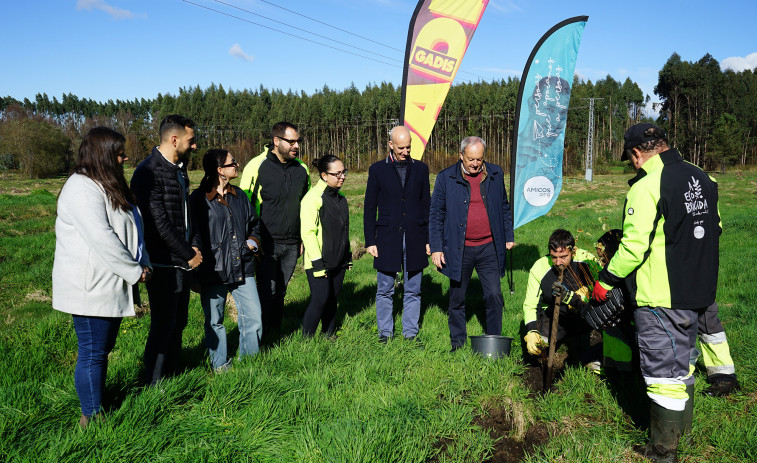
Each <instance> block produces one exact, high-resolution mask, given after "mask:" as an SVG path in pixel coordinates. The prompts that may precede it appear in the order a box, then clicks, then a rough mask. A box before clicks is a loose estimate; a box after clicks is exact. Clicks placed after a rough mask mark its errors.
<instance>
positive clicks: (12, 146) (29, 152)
mask: <svg viewBox="0 0 757 463" xmlns="http://www.w3.org/2000/svg"><path fill="white" fill-rule="evenodd" d="M0 152H4V153H10V154H11V155H12V156H13V159H14V163H16V164H18V166H19V169H20V170H21V174H22V175H24V176H25V177H27V178H47V177H54V176H56V175H58V174H60V173H62V172H65V171H66V169H67V168H68V167H69V164H70V162H71V156H72V153H71V140H70V139H69V138H68V137H67V136H66V135H65V134H64V133H63V131H62V130H61V129H60V128H58V127H56V126H54V125H51V124H49V123H47V122H44V121H39V120H34V119H17V120H10V121H6V122H4V123H3V124H2V125H0Z"/></svg>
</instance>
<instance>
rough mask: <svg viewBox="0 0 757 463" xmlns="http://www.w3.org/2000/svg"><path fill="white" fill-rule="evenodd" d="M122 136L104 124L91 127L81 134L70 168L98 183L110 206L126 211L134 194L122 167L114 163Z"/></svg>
mask: <svg viewBox="0 0 757 463" xmlns="http://www.w3.org/2000/svg"><path fill="white" fill-rule="evenodd" d="M125 144H126V138H124V136H123V135H121V134H120V133H119V132H116V131H115V130H113V129H111V128H108V127H95V128H93V129H91V130H90V131H89V132H87V134H86V135H84V138H83V139H82V141H81V145H80V146H79V157H78V159H77V160H76V165H74V168H73V169H72V170H71V175H73V174H81V175H86V176H87V177H89V178H91V179H92V180H94V181H96V182H97V183H99V184H100V185H101V186H102V187H103V189H104V190H105V194H106V195H107V196H108V199H110V203H111V204H112V205H113V208H114V209H121V210H123V211H124V212H129V211H131V209H132V205H131V203H133V202H134V197H133V196H132V194H131V191H130V190H129V185H128V184H127V183H126V177H124V167H123V165H121V164H119V163H118V159H117V157H118V153H119V152H120V153H122V154H121V155H122V156H124V154H123V150H124V146H125Z"/></svg>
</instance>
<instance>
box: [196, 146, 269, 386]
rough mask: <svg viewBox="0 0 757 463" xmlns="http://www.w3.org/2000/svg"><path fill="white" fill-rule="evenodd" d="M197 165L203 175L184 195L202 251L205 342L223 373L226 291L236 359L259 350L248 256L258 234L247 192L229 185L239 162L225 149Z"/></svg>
mask: <svg viewBox="0 0 757 463" xmlns="http://www.w3.org/2000/svg"><path fill="white" fill-rule="evenodd" d="M202 167H203V169H204V170H205V176H204V177H203V178H202V181H201V182H200V186H199V187H198V188H197V190H195V191H194V192H193V193H192V194H191V195H190V198H189V201H190V207H191V208H192V219H193V222H194V225H193V237H192V246H195V247H198V248H199V249H200V251H201V252H202V255H203V262H202V264H201V265H200V268H199V272H198V278H199V280H200V285H201V290H200V300H201V303H202V308H203V311H204V312H205V343H206V345H207V347H208V354H209V356H210V361H211V363H212V365H213V369H214V370H215V371H224V370H226V369H227V368H228V367H229V364H230V363H231V361H230V360H229V359H228V355H227V347H226V328H225V327H224V325H223V316H224V306H225V305H226V295H227V294H228V293H229V292H230V293H231V295H232V296H233V297H234V302H236V306H237V314H238V319H237V321H238V324H239V358H241V357H243V356H245V355H255V354H257V353H258V351H259V343H260V337H261V336H262V334H263V327H262V323H261V315H260V299H259V298H258V290H257V287H256V284H255V278H254V275H255V273H254V272H255V262H254V259H253V255H254V254H255V253H256V252H257V250H258V249H259V244H260V233H259V225H258V217H257V214H256V213H255V208H254V207H253V205H252V204H251V203H250V201H249V200H248V199H247V195H245V194H244V191H242V190H241V189H240V188H238V187H235V186H233V185H231V184H230V183H229V180H230V179H232V178H236V177H237V176H238V175H239V172H238V167H239V163H238V162H237V161H236V160H235V159H234V158H233V157H232V156H231V154H229V152H228V151H226V150H222V149H211V150H209V151H208V152H207V153H205V156H204V157H203V160H202Z"/></svg>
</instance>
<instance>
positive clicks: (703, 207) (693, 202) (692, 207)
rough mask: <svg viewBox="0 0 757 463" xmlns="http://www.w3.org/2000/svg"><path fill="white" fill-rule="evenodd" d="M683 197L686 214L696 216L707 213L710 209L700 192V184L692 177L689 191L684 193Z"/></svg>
mask: <svg viewBox="0 0 757 463" xmlns="http://www.w3.org/2000/svg"><path fill="white" fill-rule="evenodd" d="M683 197H684V199H685V200H686V202H685V203H684V205H685V206H686V213H687V214H691V215H693V216H698V215H702V214H707V213H708V212H709V211H710V210H709V208H708V207H707V199H705V197H704V195H703V194H702V185H701V184H700V183H699V180H697V179H695V178H694V177H691V181H690V182H689V191H687V192H686V193H684V195H683Z"/></svg>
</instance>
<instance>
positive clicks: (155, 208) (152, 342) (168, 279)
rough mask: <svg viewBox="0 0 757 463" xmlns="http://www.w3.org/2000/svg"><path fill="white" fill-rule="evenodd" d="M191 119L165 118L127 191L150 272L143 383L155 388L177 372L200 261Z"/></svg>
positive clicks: (173, 116)
mask: <svg viewBox="0 0 757 463" xmlns="http://www.w3.org/2000/svg"><path fill="white" fill-rule="evenodd" d="M194 127H195V124H194V122H192V121H191V120H190V119H188V118H186V117H183V116H179V115H170V116H166V117H165V118H164V119H163V121H162V122H161V123H160V146H157V147H155V148H153V150H152V153H151V154H150V156H148V157H147V159H145V160H144V161H142V162H141V163H140V164H139V166H137V169H136V170H135V171H134V176H133V177H132V179H131V190H132V193H134V197H135V199H136V201H137V205H138V206H139V209H140V211H141V212H142V216H143V217H144V230H145V247H146V248H147V252H148V253H149V254H150V258H151V259H152V261H153V266H154V271H153V277H152V279H151V280H150V284H148V285H147V294H148V295H149V298H150V313H151V319H150V334H149V335H148V337H147V344H146V345H145V356H144V361H145V382H146V383H147V384H151V385H154V384H156V383H157V382H158V381H159V380H161V379H162V378H164V377H166V376H168V375H170V374H172V373H174V372H176V370H177V367H178V359H179V353H180V352H181V335H182V332H183V331H184V328H185V327H186V326H187V318H188V311H189V285H190V283H191V273H190V272H191V271H192V270H193V269H195V268H196V267H197V266H198V265H200V263H201V262H202V255H201V254H200V250H199V249H197V248H193V247H192V246H191V245H190V244H189V243H190V233H191V229H190V228H191V227H190V223H191V221H190V217H189V208H188V207H187V200H188V198H189V176H188V175H187V167H186V164H187V160H188V158H189V154H190V153H191V152H192V150H194V149H196V148H197V144H196V142H195V131H194Z"/></svg>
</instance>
